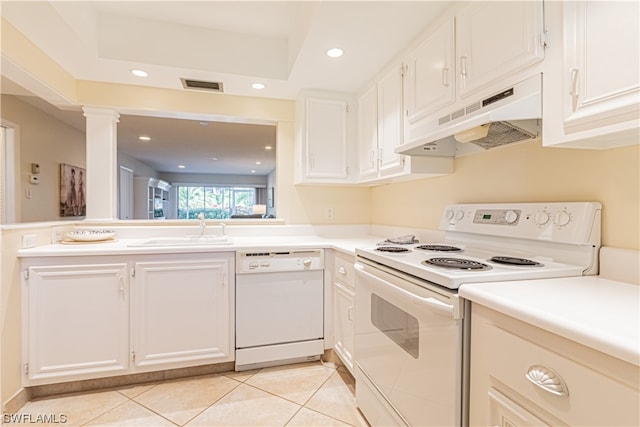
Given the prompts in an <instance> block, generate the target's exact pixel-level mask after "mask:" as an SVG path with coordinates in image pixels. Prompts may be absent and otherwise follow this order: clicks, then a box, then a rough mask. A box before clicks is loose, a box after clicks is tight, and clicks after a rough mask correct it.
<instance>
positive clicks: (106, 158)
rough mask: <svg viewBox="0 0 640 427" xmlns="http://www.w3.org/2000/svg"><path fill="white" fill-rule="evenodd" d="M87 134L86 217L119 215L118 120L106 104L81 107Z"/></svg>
mask: <svg viewBox="0 0 640 427" xmlns="http://www.w3.org/2000/svg"><path fill="white" fill-rule="evenodd" d="M82 110H83V111H84V116H85V117H86V118H87V122H86V138H87V148H86V149H87V177H86V179H87V182H86V191H87V216H86V219H87V220H113V219H117V218H118V210H117V207H118V135H117V129H118V121H119V119H120V114H118V113H117V112H116V111H114V110H111V109H108V108H94V107H83V108H82Z"/></svg>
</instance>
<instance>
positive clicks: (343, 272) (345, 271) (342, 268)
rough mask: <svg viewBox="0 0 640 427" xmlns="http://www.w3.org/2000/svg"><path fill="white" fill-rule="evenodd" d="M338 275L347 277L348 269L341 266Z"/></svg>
mask: <svg viewBox="0 0 640 427" xmlns="http://www.w3.org/2000/svg"><path fill="white" fill-rule="evenodd" d="M338 273H340V274H342V275H343V276H345V275H346V274H347V269H346V268H344V267H343V266H340V268H338Z"/></svg>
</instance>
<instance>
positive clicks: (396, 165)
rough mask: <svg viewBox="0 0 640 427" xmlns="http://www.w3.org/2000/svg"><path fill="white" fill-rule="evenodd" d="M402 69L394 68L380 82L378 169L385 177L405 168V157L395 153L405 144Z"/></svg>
mask: <svg viewBox="0 0 640 427" xmlns="http://www.w3.org/2000/svg"><path fill="white" fill-rule="evenodd" d="M402 69H403V67H401V66H396V67H393V68H392V69H391V70H390V71H389V72H388V73H386V74H385V75H383V76H382V77H381V78H380V80H379V81H378V150H379V151H378V153H379V155H378V156H379V159H378V168H379V170H380V176H383V177H384V176H387V175H391V174H394V173H398V172H402V171H403V169H404V166H405V157H404V156H403V155H400V154H396V152H395V149H396V148H397V147H398V146H400V145H402V144H403V142H404V135H403V126H402Z"/></svg>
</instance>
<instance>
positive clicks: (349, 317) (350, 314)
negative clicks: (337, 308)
mask: <svg viewBox="0 0 640 427" xmlns="http://www.w3.org/2000/svg"><path fill="white" fill-rule="evenodd" d="M347 320H349V321H353V306H352V305H350V306H349V308H347Z"/></svg>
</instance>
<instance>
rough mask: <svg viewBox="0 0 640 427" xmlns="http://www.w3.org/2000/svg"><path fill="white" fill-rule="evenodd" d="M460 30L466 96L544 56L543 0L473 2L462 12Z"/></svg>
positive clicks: (458, 49) (462, 92)
mask: <svg viewBox="0 0 640 427" xmlns="http://www.w3.org/2000/svg"><path fill="white" fill-rule="evenodd" d="M456 33H457V38H456V44H457V46H456V54H457V55H456V56H457V61H458V76H459V82H460V84H459V85H458V86H459V87H458V93H459V94H460V96H461V97H463V98H464V97H466V96H468V95H470V94H472V93H474V92H477V91H479V90H482V89H485V88H487V87H489V86H491V85H492V84H499V83H500V81H501V80H502V79H503V78H504V77H506V76H508V75H510V74H513V73H515V72H517V71H520V70H523V69H525V68H526V67H528V66H530V65H533V64H535V63H536V62H538V61H541V60H542V59H543V58H544V48H543V42H542V36H543V7H542V0H535V1H529V0H524V1H507V2H472V3H471V5H470V6H468V7H466V8H464V9H463V10H461V12H460V13H459V15H458V17H457V22H456Z"/></svg>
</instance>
